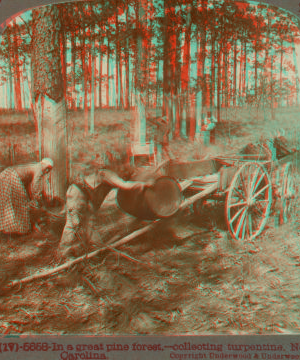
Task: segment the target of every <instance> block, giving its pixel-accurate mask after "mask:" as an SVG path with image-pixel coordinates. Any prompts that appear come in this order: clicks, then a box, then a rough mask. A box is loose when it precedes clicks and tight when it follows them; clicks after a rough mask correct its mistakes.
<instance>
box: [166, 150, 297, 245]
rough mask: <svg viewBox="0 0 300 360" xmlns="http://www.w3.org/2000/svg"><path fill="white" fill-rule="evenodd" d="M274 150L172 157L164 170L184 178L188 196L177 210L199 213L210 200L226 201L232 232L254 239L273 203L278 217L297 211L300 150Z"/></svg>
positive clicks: (182, 184) (282, 220) (239, 237)
mask: <svg viewBox="0 0 300 360" xmlns="http://www.w3.org/2000/svg"><path fill="white" fill-rule="evenodd" d="M275 145H276V144H275ZM276 150H277V153H278V154H279V156H275V157H274V158H273V159H270V158H269V159H268V156H265V155H263V154H261V153H260V154H234V155H232V156H216V157H213V158H210V159H205V160H201V161H191V162H186V163H174V162H170V163H168V164H167V166H165V169H163V171H162V173H164V174H165V175H167V176H171V177H173V178H175V179H179V180H180V182H179V184H180V188H181V191H182V194H183V198H184V200H183V202H182V204H181V205H180V206H179V209H178V210H181V209H184V208H186V207H188V206H191V207H192V208H193V210H194V212H195V213H196V214H199V216H201V213H203V212H205V203H206V202H207V201H208V200H215V201H223V202H224V205H225V221H226V223H227V226H228V230H229V232H230V234H231V236H232V237H233V238H234V239H236V240H239V241H240V240H244V239H248V240H253V239H254V238H255V237H257V236H258V235H259V234H260V233H261V232H262V231H263V229H264V227H265V225H266V223H267V221H268V219H269V216H270V214H271V206H272V203H273V204H274V207H272V208H273V209H274V213H275V214H276V216H277V217H278V219H279V222H280V223H286V222H288V221H289V219H291V217H292V216H293V215H294V214H295V206H296V197H297V195H298V194H297V193H298V184H297V178H296V170H297V154H298V152H297V151H288V150H287V149H282V148H281V149H276ZM278 150H281V151H278ZM283 150H284V151H283Z"/></svg>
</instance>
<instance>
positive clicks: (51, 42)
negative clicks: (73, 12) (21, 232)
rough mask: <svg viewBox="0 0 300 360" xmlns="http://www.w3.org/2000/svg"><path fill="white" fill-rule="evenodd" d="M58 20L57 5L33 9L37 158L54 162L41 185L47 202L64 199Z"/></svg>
mask: <svg viewBox="0 0 300 360" xmlns="http://www.w3.org/2000/svg"><path fill="white" fill-rule="evenodd" d="M60 19H61V16H60V12H59V9H58V7H57V6H53V5H52V6H43V7H40V8H37V9H34V10H33V28H32V62H33V64H32V68H33V83H34V102H35V112H36V116H35V117H36V119H38V133H40V134H41V137H40V140H41V144H40V148H41V150H42V154H40V155H42V156H41V157H49V158H51V159H52V160H53V162H54V168H53V170H52V172H51V173H50V178H49V182H47V183H45V184H44V187H45V195H46V198H47V199H48V200H49V201H50V202H51V201H52V200H53V199H55V198H61V199H64V198H65V194H66V185H67V175H68V174H67V133H66V129H67V128H66V106H65V99H64V93H63V81H62V68H61V59H60V41H59V32H60V29H61V23H60ZM45 29H47V31H45ZM39 130H41V131H39Z"/></svg>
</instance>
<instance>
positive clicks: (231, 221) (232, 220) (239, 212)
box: [230, 207, 245, 224]
mask: <svg viewBox="0 0 300 360" xmlns="http://www.w3.org/2000/svg"><path fill="white" fill-rule="evenodd" d="M244 209H245V207H243V208H241V209H240V210H239V211H238V212H237V213H236V214H235V215H234V217H233V218H232V219H231V220H230V224H232V223H233V222H234V220H235V219H236V218H237V217H238V216H239V215H240V214H241V212H242V211H243V210H244Z"/></svg>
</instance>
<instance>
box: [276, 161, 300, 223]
mask: <svg viewBox="0 0 300 360" xmlns="http://www.w3.org/2000/svg"><path fill="white" fill-rule="evenodd" d="M280 180H281V183H280V188H279V195H280V198H281V204H280V216H279V218H280V224H285V223H287V222H288V220H289V219H290V218H291V217H292V216H293V214H294V210H295V202H296V201H295V199H296V193H297V191H296V179H295V169H294V168H293V166H292V164H291V163H290V162H289V163H287V164H284V166H283V167H282V169H281V176H280Z"/></svg>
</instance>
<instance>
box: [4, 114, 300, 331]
mask: <svg viewBox="0 0 300 360" xmlns="http://www.w3.org/2000/svg"><path fill="white" fill-rule="evenodd" d="M256 115H257V113H256V111H254V112H253V113H252V112H250V111H249V110H243V109H236V110H231V111H229V110H228V111H227V120H226V121H225V113H224V114H223V120H224V121H222V123H220V124H219V125H218V129H217V131H216V144H215V145H210V146H208V147H205V146H203V145H202V144H201V143H200V142H199V141H195V142H189V141H187V140H181V141H174V142H173V141H172V142H171V144H170V150H171V155H172V157H174V158H177V159H180V160H190V159H199V158H202V157H204V156H205V155H207V154H219V153H222V154H223V153H224V152H226V153H231V152H234V151H236V150H238V149H240V148H242V147H243V146H244V145H246V144H247V143H248V142H250V141H253V140H255V139H258V138H259V137H260V136H261V135H264V134H265V135H272V134H274V131H275V130H276V129H279V128H284V129H285V135H286V136H287V138H288V140H289V142H290V144H291V146H293V147H297V146H299V143H298V133H299V134H300V132H298V130H299V129H298V127H300V126H299V125H298V124H300V114H299V109H297V108H290V109H277V111H276V120H271V119H264V118H263V116H262V113H258V118H256ZM68 116H69V119H72V124H73V125H72V132H71V141H70V149H71V153H72V163H73V172H76V171H87V172H88V171H89V167H91V166H93V164H94V163H95V162H97V154H98V152H99V151H101V149H102V150H103V146H104V145H103V143H104V142H105V143H106V146H111V147H113V146H114V144H115V143H116V141H117V139H118V138H119V137H120V138H121V139H123V140H124V141H125V140H126V133H127V134H128V132H129V125H128V124H129V122H127V121H126V120H127V119H129V118H130V116H131V114H130V113H129V112H127V113H126V112H121V111H113V110H102V111H99V112H96V121H95V128H96V134H95V135H93V136H89V137H84V136H83V131H84V130H83V124H82V123H83V113H82V112H76V113H70V114H69V115H68ZM0 122H1V125H0V140H1V142H0V144H1V145H0V146H1V147H2V148H1V149H0V150H1V155H0V163H2V164H3V166H7V165H9V164H10V162H11V161H14V162H15V163H21V162H24V161H31V160H36V158H35V147H36V143H35V127H34V124H33V122H32V120H31V118H30V116H27V115H26V114H0ZM81 124H82V125H81ZM121 141H122V140H121ZM119 142H120V140H119ZM13 145H15V148H14V152H12V150H9V149H11V146H13ZM12 153H13V154H12ZM299 205H300V202H299ZM203 218H204V219H203ZM203 218H199V216H196V215H195V214H193V213H192V212H191V211H190V210H189V209H188V210H186V211H184V212H182V213H180V214H179V215H178V216H176V217H175V218H174V219H172V220H171V221H168V222H165V224H164V225H163V226H160V227H157V228H156V229H155V230H154V231H152V232H149V233H147V235H144V236H141V237H139V238H137V239H135V240H134V241H132V242H129V243H127V244H126V245H123V246H122V247H120V248H119V250H121V251H122V252H124V253H126V254H128V255H130V256H131V257H132V258H134V259H136V260H138V262H137V261H132V260H130V259H128V258H125V257H124V256H122V254H118V253H115V252H112V251H105V252H104V253H102V255H101V256H97V257H95V258H93V259H91V260H89V261H88V262H85V263H84V270H83V271H82V272H81V273H77V272H74V271H71V270H70V271H65V272H64V273H61V274H58V275H54V276H51V277H49V278H44V279H42V280H37V281H33V282H30V283H28V284H26V285H23V286H22V287H19V288H14V289H13V290H11V291H8V292H1V294H0V298H1V302H0V333H1V334H52V335H54V334H116V335H117V334H119V335H120V334H165V335H166V334H194V335H196V334H273V333H300V314H299V307H300V286H299V285H300V246H299V236H300V214H299V210H298V209H297V214H296V216H295V217H294V218H293V219H291V221H290V222H289V223H288V224H285V225H282V226H280V227H278V226H277V225H276V221H275V218H274V217H272V216H271V217H270V219H269V221H268V223H267V226H266V227H265V230H264V231H263V233H262V234H261V235H260V236H259V237H258V238H257V239H256V240H255V244H254V246H253V247H252V248H251V249H250V250H249V248H248V247H247V244H243V243H237V242H236V241H234V240H232V238H231V237H230V234H229V233H228V230H227V229H226V227H225V222H224V204H222V203H220V204H219V205H216V206H214V207H212V208H208V209H207V211H206V212H205V214H204V215H203ZM203 220H204V221H203ZM92 222H93V223H92V224H91V228H92V229H93V231H92V235H91V239H92V243H93V246H94V248H97V247H103V246H104V245H105V244H106V243H107V242H108V241H109V240H110V239H111V237H112V236H114V235H115V234H117V233H118V234H127V233H129V232H130V231H132V230H133V229H136V228H138V227H140V226H141V225H142V222H137V221H134V219H133V218H132V217H130V216H129V215H126V214H124V213H123V212H122V211H121V210H119V209H118V207H117V206H115V202H114V193H112V194H111V195H110V196H109V197H108V198H107V199H106V201H105V202H104V204H103V206H102V207H101V209H100V210H99V212H98V214H97V216H96V218H95V219H93V220H92ZM54 230H55V231H56V235H51V236H43V235H41V234H39V233H33V234H31V235H28V236H26V237H19V238H10V237H4V236H2V237H1V238H0V258H1V265H2V266H1V267H0V277H1V284H0V287H2V288H3V287H4V286H5V285H6V283H7V282H8V281H10V280H14V279H21V278H23V277H25V276H28V275H31V274H33V273H35V272H36V271H41V270H46V269H49V268H51V267H53V266H55V265H57V264H56V263H55V260H54V259H55V257H54V253H55V249H56V247H57V244H58V242H59V236H60V232H61V228H56V229H54Z"/></svg>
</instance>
